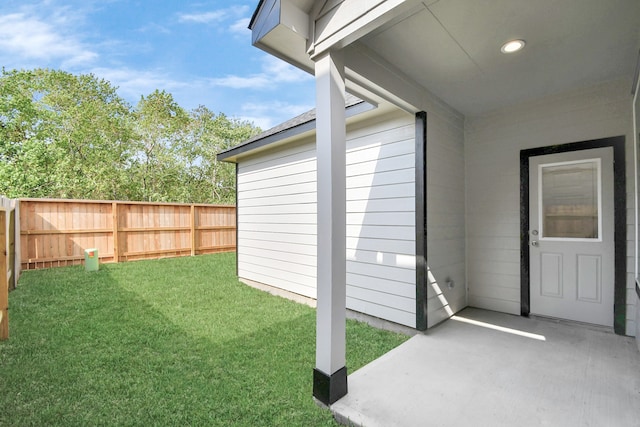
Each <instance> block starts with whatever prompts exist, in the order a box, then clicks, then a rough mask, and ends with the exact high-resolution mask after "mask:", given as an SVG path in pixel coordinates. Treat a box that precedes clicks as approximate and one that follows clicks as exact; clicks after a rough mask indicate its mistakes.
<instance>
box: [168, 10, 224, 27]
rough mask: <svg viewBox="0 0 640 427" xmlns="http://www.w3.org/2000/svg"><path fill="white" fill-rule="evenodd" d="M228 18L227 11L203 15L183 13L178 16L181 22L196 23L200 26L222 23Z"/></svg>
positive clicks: (204, 13)
mask: <svg viewBox="0 0 640 427" xmlns="http://www.w3.org/2000/svg"><path fill="white" fill-rule="evenodd" d="M226 17H227V12H226V11H225V10H216V11H213V12H203V13H183V14H180V15H178V20H179V21H180V22H196V23H198V24H209V23H211V22H220V21H222V20H224V19H225V18H226Z"/></svg>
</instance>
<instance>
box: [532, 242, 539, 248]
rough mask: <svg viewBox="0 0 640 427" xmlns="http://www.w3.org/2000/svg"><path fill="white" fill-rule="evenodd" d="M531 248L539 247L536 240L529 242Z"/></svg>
mask: <svg viewBox="0 0 640 427" xmlns="http://www.w3.org/2000/svg"><path fill="white" fill-rule="evenodd" d="M531 246H535V247H538V246H539V244H538V241H537V240H533V241H531Z"/></svg>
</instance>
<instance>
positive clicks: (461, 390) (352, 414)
mask: <svg viewBox="0 0 640 427" xmlns="http://www.w3.org/2000/svg"><path fill="white" fill-rule="evenodd" d="M331 409H332V411H333V412H334V414H335V416H336V418H337V419H338V420H339V421H340V422H342V423H344V424H353V425H364V426H412V425H429V426H462V425H473V426H498V425H505V426H512V425H518V426H540V425H549V426H587V425H589V426H637V425H640V352H638V349H637V348H636V346H635V342H634V340H633V339H632V338H629V337H622V336H618V335H614V334H613V333H612V332H609V331H608V330H605V329H600V328H597V327H589V326H585V325H577V324H570V323H565V322H557V321H552V320H547V319H539V318H530V319H529V318H524V317H519V316H512V315H507V314H502V313H496V312H490V311H484V310H478V309H472V308H468V309H465V310H463V311H462V312H461V313H459V315H458V316H454V318H452V319H451V320H448V321H446V322H444V323H443V324H441V325H439V326H437V327H436V328H434V329H431V330H429V331H428V332H427V333H425V334H419V335H416V336H414V337H413V338H411V339H410V340H409V341H407V342H406V343H404V344H402V345H401V346H399V347H397V348H396V349H394V350H392V351H391V352H389V353H387V354H385V355H384V356H382V357H381V358H379V359H377V360H375V361H373V362H372V363H370V364H369V365H367V366H365V367H363V368H361V369H360V370H358V371H356V372H354V373H353V374H351V375H350V376H349V394H347V396H345V397H344V398H342V399H341V400H339V401H338V402H336V403H335V404H334V405H332V407H331Z"/></svg>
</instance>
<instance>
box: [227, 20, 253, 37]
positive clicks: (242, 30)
mask: <svg viewBox="0 0 640 427" xmlns="http://www.w3.org/2000/svg"><path fill="white" fill-rule="evenodd" d="M250 21H251V20H250V19H249V18H242V19H238V20H237V21H236V22H234V23H233V24H231V26H229V30H230V31H231V32H232V33H233V34H237V35H240V36H244V35H246V34H250V33H251V30H249V22H250Z"/></svg>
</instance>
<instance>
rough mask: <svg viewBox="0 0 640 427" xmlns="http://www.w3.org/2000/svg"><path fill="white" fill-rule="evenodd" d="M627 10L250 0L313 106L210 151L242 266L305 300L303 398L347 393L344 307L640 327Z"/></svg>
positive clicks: (614, 3) (261, 27) (500, 3)
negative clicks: (312, 331)
mask: <svg viewBox="0 0 640 427" xmlns="http://www.w3.org/2000/svg"><path fill="white" fill-rule="evenodd" d="M639 23H640V2H638V1H637V0H608V1H606V2H603V1H600V0H564V1H562V2H557V1H552V0H540V1H535V2H532V1H529V0H492V1H485V2H479V1H476V0H430V1H415V0H376V1H366V2H365V1H358V0H342V1H341V0H327V1H311V0H263V1H260V3H259V4H258V6H257V9H256V11H255V13H254V16H253V19H252V21H251V24H250V28H251V30H252V33H253V43H254V45H256V46H257V47H259V48H261V49H263V50H265V51H267V52H269V53H271V54H273V55H275V56H277V57H279V58H281V59H283V60H285V61H287V62H289V63H290V64H293V65H294V66H296V67H299V68H300V69H302V70H306V71H308V72H310V73H312V74H314V75H315V78H316V89H317V96H316V110H315V111H314V112H311V113H309V114H307V115H303V116H301V117H299V118H296V119H294V120H293V121H290V122H287V123H285V124H283V125H282V126H281V127H279V128H276V129H274V130H271V131H269V132H267V133H265V134H263V135H261V136H259V137H257V138H256V139H254V140H250V141H248V142H246V143H245V144H242V145H240V146H238V147H235V148H232V149H231V150H228V151H226V152H224V153H221V154H220V156H219V158H220V159H222V160H226V161H232V162H235V163H237V173H238V274H239V276H240V277H241V278H243V279H246V280H253V281H257V282H261V283H266V284H269V285H272V286H276V287H281V288H283V289H286V290H289V291H292V292H295V293H299V294H302V295H306V296H310V297H316V298H317V304H318V314H317V316H318V318H317V350H316V368H315V370H314V396H315V397H317V398H318V399H319V400H320V401H322V402H324V403H327V404H331V403H333V402H335V401H336V400H338V399H339V398H340V397H342V396H343V395H344V394H346V392H347V371H346V367H345V359H344V356H345V332H344V318H345V309H346V308H350V309H353V310H356V311H360V312H363V313H366V314H369V315H372V316H376V317H380V318H383V319H387V320H390V321H393V322H396V323H400V324H403V325H407V326H410V327H414V328H416V329H418V330H424V329H426V328H428V327H431V326H432V325H435V324H437V323H439V322H441V321H442V320H445V319H446V318H448V317H449V316H451V315H452V314H453V313H455V312H456V311H459V310H461V309H462V308H464V307H466V306H474V307H479V308H485V309H489V310H496V311H501V312H505V313H511V314H516V315H523V316H528V315H530V314H535V315H540V316H549V317H554V318H560V319H569V320H574V321H579V322H586V323H593V324H598V325H603V326H605V327H611V328H612V329H613V330H614V331H615V332H616V333H617V334H623V335H635V336H638V335H640V333H638V326H640V318H638V322H636V317H637V315H638V314H637V312H638V309H639V308H640V303H639V301H640V299H639V298H640V290H639V288H638V286H637V285H636V277H637V276H638V257H637V248H638V212H637V211H638V197H637V196H638V161H637V159H638V153H637V147H638V130H639V129H638V123H639V122H640V113H638V111H639V110H640V104H639V101H638V50H639V48H640V25H639ZM510 41H515V42H516V43H514V44H513V45H507V42H510ZM512 46H515V47H513V48H512ZM517 48H520V50H517ZM510 50H516V51H513V52H510ZM347 92H348V93H350V94H352V95H355V96H356V97H357V98H359V99H355V98H352V97H350V96H349V97H347V96H346V93H347ZM360 100H364V101H360ZM345 105H346V108H345Z"/></svg>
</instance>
